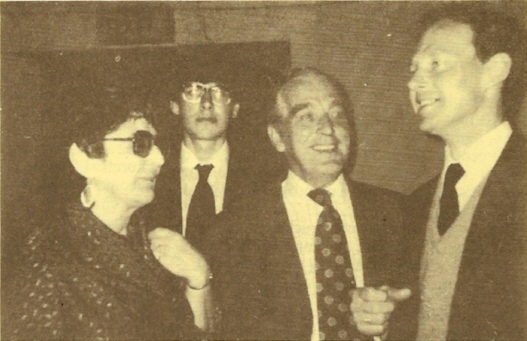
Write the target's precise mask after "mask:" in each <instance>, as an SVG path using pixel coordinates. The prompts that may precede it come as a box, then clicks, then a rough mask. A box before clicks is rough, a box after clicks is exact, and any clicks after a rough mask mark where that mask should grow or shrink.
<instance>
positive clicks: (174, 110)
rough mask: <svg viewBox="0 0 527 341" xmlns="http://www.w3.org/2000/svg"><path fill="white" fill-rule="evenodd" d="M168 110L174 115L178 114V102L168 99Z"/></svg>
mask: <svg viewBox="0 0 527 341" xmlns="http://www.w3.org/2000/svg"><path fill="white" fill-rule="evenodd" d="M170 111H172V113H173V114H174V115H176V116H179V104H177V102H176V101H170Z"/></svg>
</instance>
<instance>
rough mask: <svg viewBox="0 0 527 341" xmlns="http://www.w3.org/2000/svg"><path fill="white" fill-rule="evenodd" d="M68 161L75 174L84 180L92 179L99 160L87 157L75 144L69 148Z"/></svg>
mask: <svg viewBox="0 0 527 341" xmlns="http://www.w3.org/2000/svg"><path fill="white" fill-rule="evenodd" d="M69 159H70V162H71V164H72V165H73V167H74V168H75V170H76V171H77V173H79V174H80V175H82V176H83V177H85V178H86V179H90V178H92V177H93V176H94V175H95V174H97V172H98V171H99V164H100V160H99V159H92V158H90V157H88V155H86V153H84V152H83V151H82V150H81V149H80V148H79V146H77V144H76V143H73V144H72V145H71V147H70V151H69Z"/></svg>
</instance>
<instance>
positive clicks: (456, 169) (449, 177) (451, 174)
mask: <svg viewBox="0 0 527 341" xmlns="http://www.w3.org/2000/svg"><path fill="white" fill-rule="evenodd" d="M464 174H465V170H464V169H463V167H462V166H461V165H460V164H459V163H452V164H451V165H450V166H448V169H447V171H446V175H445V184H449V185H451V186H455V185H456V184H457V182H458V181H459V179H461V177H462V176H463V175H464Z"/></svg>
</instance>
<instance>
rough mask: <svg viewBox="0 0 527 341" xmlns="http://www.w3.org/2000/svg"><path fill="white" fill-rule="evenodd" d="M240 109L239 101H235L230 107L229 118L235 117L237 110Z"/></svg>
mask: <svg viewBox="0 0 527 341" xmlns="http://www.w3.org/2000/svg"><path fill="white" fill-rule="evenodd" d="M239 110H240V103H236V104H235V105H234V106H233V107H232V113H231V118H236V117H237V116H238V111H239Z"/></svg>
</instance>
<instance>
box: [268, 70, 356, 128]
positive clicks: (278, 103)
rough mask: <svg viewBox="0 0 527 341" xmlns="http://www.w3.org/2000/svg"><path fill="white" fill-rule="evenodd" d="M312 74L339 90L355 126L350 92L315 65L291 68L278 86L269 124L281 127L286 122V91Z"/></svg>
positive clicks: (339, 95) (340, 97) (351, 121)
mask: <svg viewBox="0 0 527 341" xmlns="http://www.w3.org/2000/svg"><path fill="white" fill-rule="evenodd" d="M311 76H313V77H315V78H319V79H321V80H322V81H324V82H327V83H328V84H329V86H331V87H332V88H333V89H334V90H335V91H336V92H337V95H338V97H339V99H340V100H341V101H342V104H343V106H344V110H345V112H346V114H347V115H348V121H349V123H350V125H351V126H353V125H354V122H353V104H352V102H351V99H350V97H349V95H348V92H347V91H346V89H345V88H344V86H343V85H342V83H340V82H339V81H338V80H337V79H336V78H335V77H333V76H332V75H330V74H327V73H325V72H322V71H320V70H318V69H316V68H313V67H304V68H294V69H292V70H290V72H289V73H288V74H287V76H286V77H285V79H284V80H283V81H282V82H281V83H280V84H279V85H278V86H277V88H276V91H275V93H276V96H275V101H274V104H273V107H272V108H271V110H269V113H268V117H267V118H268V124H270V125H273V126H275V127H277V128H279V126H280V125H281V124H283V123H284V121H285V119H286V118H287V117H288V115H289V112H288V111H287V108H285V107H284V105H283V104H284V103H283V96H284V92H285V91H286V90H287V88H288V87H290V86H291V85H292V84H294V83H296V82H298V81H299V80H301V79H304V78H307V77H311Z"/></svg>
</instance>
